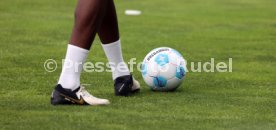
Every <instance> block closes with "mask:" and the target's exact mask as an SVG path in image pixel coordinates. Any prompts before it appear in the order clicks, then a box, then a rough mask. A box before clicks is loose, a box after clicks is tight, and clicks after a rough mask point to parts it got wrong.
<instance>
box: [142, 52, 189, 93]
mask: <svg viewBox="0 0 276 130" xmlns="http://www.w3.org/2000/svg"><path fill="white" fill-rule="evenodd" d="M141 70H142V76H143V79H144V81H145V82H146V84H147V85H148V86H149V87H150V88H151V89H152V90H156V91H172V90H175V89H177V88H178V86H180V84H181V83H182V81H183V79H184V77H185V75H186V61H185V59H184V58H183V56H182V55H181V54H180V53H179V52H178V51H176V50H174V49H172V48H169V47H160V48H156V49H154V50H152V51H151V52H149V53H148V54H147V55H146V57H145V58H144V61H143V64H142V67H141Z"/></svg>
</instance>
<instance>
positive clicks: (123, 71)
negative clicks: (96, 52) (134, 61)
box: [102, 40, 130, 80]
mask: <svg viewBox="0 0 276 130" xmlns="http://www.w3.org/2000/svg"><path fill="white" fill-rule="evenodd" d="M102 47H103V49H104V52H105V55H106V57H107V59H108V61H109V65H110V67H111V68H112V78H113V80H115V79H116V78H118V77H120V76H125V75H130V72H129V69H128V66H127V65H126V63H125V62H124V59H123V55H122V50H121V41H120V40H118V41H116V42H113V43H109V44H102Z"/></svg>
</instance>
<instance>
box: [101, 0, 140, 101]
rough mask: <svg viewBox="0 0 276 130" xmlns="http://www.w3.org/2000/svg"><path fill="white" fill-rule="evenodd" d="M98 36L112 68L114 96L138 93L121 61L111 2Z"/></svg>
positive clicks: (116, 27) (134, 83) (117, 31)
mask: <svg viewBox="0 0 276 130" xmlns="http://www.w3.org/2000/svg"><path fill="white" fill-rule="evenodd" d="M98 35H99V37H100V39H101V42H102V47H103V49H104V52H105V54H106V56H107V58H108V61H109V63H110V66H111V68H112V78H113V80H114V82H115V83H114V88H115V95H117V96H128V95H129V94H131V93H133V92H138V91H139V90H140V84H139V82H138V81H137V80H135V79H134V78H133V76H132V75H131V74H130V71H129V69H128V66H127V65H126V63H125V62H124V59H123V55H122V50H121V42H120V36H119V29H118V21H117V14H116V9H115V5H114V1H113V0H110V1H108V3H107V9H106V14H105V16H104V18H103V20H102V23H101V26H100V28H99V30H98Z"/></svg>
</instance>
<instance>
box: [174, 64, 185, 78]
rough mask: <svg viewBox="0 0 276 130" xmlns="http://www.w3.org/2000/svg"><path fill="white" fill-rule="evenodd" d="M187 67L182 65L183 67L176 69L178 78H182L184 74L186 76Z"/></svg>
mask: <svg viewBox="0 0 276 130" xmlns="http://www.w3.org/2000/svg"><path fill="white" fill-rule="evenodd" d="M185 73H186V72H185V69H184V68H183V67H182V66H181V67H178V68H177V69H176V75H175V77H177V78H178V79H182V78H183V77H184V76H185Z"/></svg>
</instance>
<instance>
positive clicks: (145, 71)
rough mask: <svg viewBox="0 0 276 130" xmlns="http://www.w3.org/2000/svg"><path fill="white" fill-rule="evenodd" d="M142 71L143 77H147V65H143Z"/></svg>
mask: <svg viewBox="0 0 276 130" xmlns="http://www.w3.org/2000/svg"><path fill="white" fill-rule="evenodd" d="M141 70H142V75H143V76H144V75H146V74H147V64H142V67H141Z"/></svg>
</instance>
